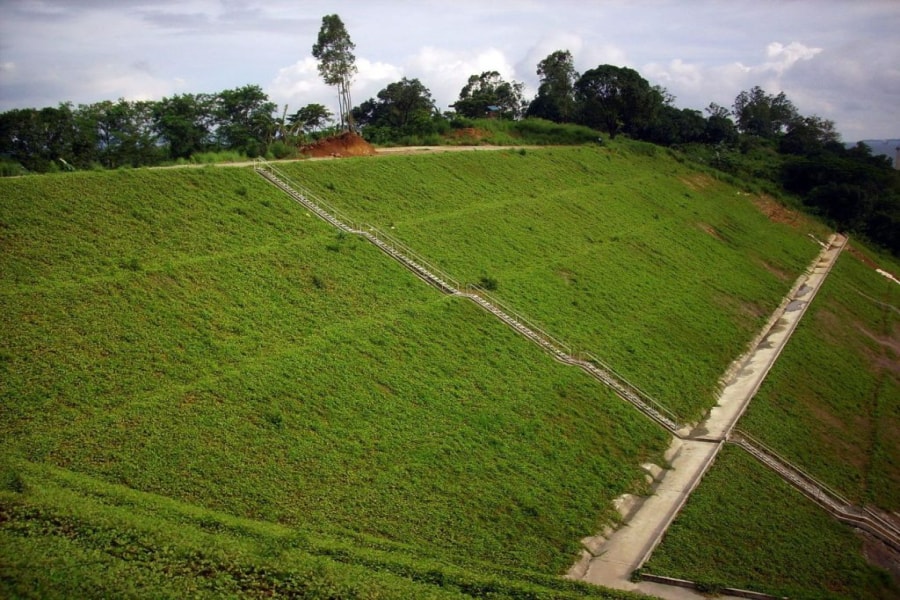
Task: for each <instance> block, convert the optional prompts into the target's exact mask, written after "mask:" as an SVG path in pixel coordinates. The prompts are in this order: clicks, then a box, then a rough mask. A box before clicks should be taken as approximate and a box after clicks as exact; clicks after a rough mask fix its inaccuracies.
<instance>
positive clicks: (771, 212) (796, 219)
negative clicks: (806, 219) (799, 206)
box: [753, 194, 803, 227]
mask: <svg viewBox="0 0 900 600" xmlns="http://www.w3.org/2000/svg"><path fill="white" fill-rule="evenodd" d="M753 204H754V205H756V208H758V209H759V210H760V211H761V212H762V213H763V214H764V215H766V216H767V217H768V218H769V220H770V221H772V222H773V223H785V224H787V225H790V226H792V227H797V226H798V225H799V224H800V223H801V222H802V220H803V216H802V215H801V214H800V213H799V212H797V211H795V210H792V209H790V208H788V207H786V206H784V205H783V204H781V203H780V202H778V201H777V200H775V198H773V197H772V196H769V195H768V194H762V195H760V196H756V197H755V198H754V199H753Z"/></svg>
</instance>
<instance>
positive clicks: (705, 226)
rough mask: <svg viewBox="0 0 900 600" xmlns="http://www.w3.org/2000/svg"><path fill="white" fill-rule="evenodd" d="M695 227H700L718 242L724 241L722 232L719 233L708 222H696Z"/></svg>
mask: <svg viewBox="0 0 900 600" xmlns="http://www.w3.org/2000/svg"><path fill="white" fill-rule="evenodd" d="M692 189H693V188H692ZM697 227H699V228H700V229H702V230H703V231H705V232H706V233H708V234H709V235H711V236H713V237H714V238H716V239H717V240H719V241H720V242H723V241H725V240H724V238H723V237H722V234H720V233H719V232H718V231H717V230H716V228H715V227H713V226H712V225H710V224H708V223H697Z"/></svg>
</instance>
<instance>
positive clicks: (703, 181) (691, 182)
mask: <svg viewBox="0 0 900 600" xmlns="http://www.w3.org/2000/svg"><path fill="white" fill-rule="evenodd" d="M678 179H679V181H681V183H683V184H684V185H686V186H688V187H689V188H690V189H691V190H693V191H695V192H698V191H700V190H705V189H706V188H708V187H709V186H710V185H712V183H713V181H714V180H713V178H712V177H710V176H709V175H706V174H705V173H694V174H692V175H685V176H684V177H679V178H678Z"/></svg>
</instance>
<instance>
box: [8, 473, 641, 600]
mask: <svg viewBox="0 0 900 600" xmlns="http://www.w3.org/2000/svg"><path fill="white" fill-rule="evenodd" d="M3 468H4V474H7V473H8V472H10V471H11V470H14V471H15V477H16V478H17V480H18V481H20V482H23V483H22V485H20V486H19V487H18V488H17V489H15V490H12V489H9V488H7V487H4V489H2V490H0V515H2V516H3V517H4V521H3V525H2V526H0V542H2V543H0V547H2V548H3V553H2V562H0V573H2V575H3V577H0V593H2V594H3V596H4V597H22V598H29V597H39V598H71V597H110V596H114V597H121V598H142V597H147V596H148V595H152V596H153V597H155V598H183V597H185V596H191V597H197V598H247V597H271V596H273V595H274V596H289V597H303V598H313V599H318V598H323V599H324V598H372V599H374V598H381V599H385V598H397V599H405V598H428V599H432V598H433V599H436V600H437V599H462V598H472V597H485V596H490V597H492V598H500V599H502V598H551V597H552V598H561V599H564V598H571V599H575V598H606V599H620V600H625V599H628V598H634V597H635V596H633V595H631V594H628V593H626V592H614V591H610V590H602V589H599V588H595V587H593V586H587V585H583V584H577V583H573V582H567V581H564V580H561V579H558V578H555V577H551V576H546V575H540V574H536V573H524V572H521V571H519V572H517V571H515V570H513V569H503V568H499V569H498V568H490V569H488V568H481V569H462V568H457V567H453V566H450V565H447V564H446V563H443V562H438V561H434V560H428V559H423V558H421V557H420V556H418V555H417V554H416V553H415V549H414V548H411V547H408V546H404V545H401V544H396V543H390V542H385V541H383V540H376V539H374V538H371V537H367V536H365V535H359V534H354V533H352V532H351V533H344V534H342V535H340V536H334V537H329V536H323V535H321V534H316V533H312V532H310V531H308V530H305V529H302V528H297V527H287V526H284V525H279V524H275V523H267V522H263V521H254V520H250V519H242V518H237V517H234V516H231V515H228V514H224V513H217V512H214V511H210V510H207V509H203V508H199V507H197V506H195V505H190V504H185V503H183V502H179V501H177V500H172V499H169V498H165V497H160V496H157V495H154V494H147V493H144V492H138V491H135V490H132V489H129V488H126V487H124V486H120V485H113V484H109V483H104V482H101V481H98V480H96V479H93V478H90V477H86V476H84V475H80V474H76V473H73V472H71V471H66V470H62V469H57V468H53V467H49V466H46V465H36V464H34V463H28V462H23V461H15V462H14V463H11V462H7V461H4V465H3Z"/></svg>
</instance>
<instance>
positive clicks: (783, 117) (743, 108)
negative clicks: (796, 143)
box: [734, 85, 798, 138]
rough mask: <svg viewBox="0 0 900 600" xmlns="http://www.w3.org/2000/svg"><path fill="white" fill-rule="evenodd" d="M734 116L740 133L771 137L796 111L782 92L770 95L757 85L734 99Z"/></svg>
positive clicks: (780, 131) (784, 125) (793, 116)
mask: <svg viewBox="0 0 900 600" xmlns="http://www.w3.org/2000/svg"><path fill="white" fill-rule="evenodd" d="M734 116H735V118H736V119H737V126H738V129H740V130H741V132H742V133H747V134H750V135H756V136H759V137H762V138H772V137H775V136H776V135H778V134H779V133H782V132H783V131H784V130H785V129H786V128H787V126H788V124H789V123H790V122H791V121H792V120H794V119H796V118H797V117H798V113H797V109H796V108H795V107H794V105H793V103H792V102H791V101H790V100H788V98H787V96H785V95H784V92H780V93H779V94H778V95H777V96H772V95H770V94H767V93H766V92H765V90H763V89H762V88H761V87H759V86H758V85H757V86H754V87H753V88H752V89H751V90H750V91H746V90H744V91H743V92H741V93H740V94H738V95H737V97H736V98H735V99H734Z"/></svg>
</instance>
